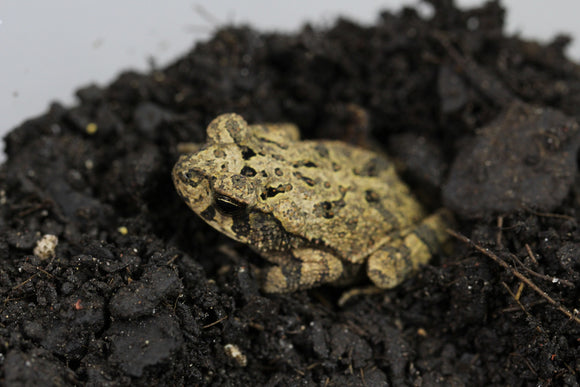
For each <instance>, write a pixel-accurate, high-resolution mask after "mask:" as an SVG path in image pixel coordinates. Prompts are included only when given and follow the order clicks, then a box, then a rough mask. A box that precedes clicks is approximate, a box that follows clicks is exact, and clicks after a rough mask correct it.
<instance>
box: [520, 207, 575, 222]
mask: <svg viewBox="0 0 580 387" xmlns="http://www.w3.org/2000/svg"><path fill="white" fill-rule="evenodd" d="M526 211H528V212H529V213H531V214H533V215H536V216H541V217H544V218H557V219H565V220H572V221H576V219H575V218H574V217H573V216H570V215H564V214H553V213H550V212H538V211H534V210H532V209H531V208H526Z"/></svg>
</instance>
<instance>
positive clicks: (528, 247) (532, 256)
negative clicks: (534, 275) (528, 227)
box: [526, 243, 538, 266]
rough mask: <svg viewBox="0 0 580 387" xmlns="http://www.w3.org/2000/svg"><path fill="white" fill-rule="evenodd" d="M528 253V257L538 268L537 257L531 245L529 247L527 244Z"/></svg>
mask: <svg viewBox="0 0 580 387" xmlns="http://www.w3.org/2000/svg"><path fill="white" fill-rule="evenodd" d="M526 251H527V252H528V256H529V257H530V259H531V260H532V262H534V266H538V260H537V259H536V255H535V254H534V252H533V251H532V248H531V247H530V245H528V244H527V243H526Z"/></svg>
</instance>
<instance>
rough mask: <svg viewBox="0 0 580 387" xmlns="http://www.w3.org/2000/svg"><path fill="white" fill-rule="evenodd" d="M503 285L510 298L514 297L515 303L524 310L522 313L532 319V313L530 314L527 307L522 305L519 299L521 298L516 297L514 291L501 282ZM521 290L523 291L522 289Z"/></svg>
mask: <svg viewBox="0 0 580 387" xmlns="http://www.w3.org/2000/svg"><path fill="white" fill-rule="evenodd" d="M521 283H522V282H520V284H521ZM501 284H502V285H503V287H504V288H505V289H506V290H507V292H508V293H509V294H510V296H512V298H513V299H514V301H515V302H516V303H517V304H518V305H519V307H520V308H521V309H522V311H523V312H524V313H525V314H526V315H527V316H528V317H532V316H531V315H530V312H528V311H527V310H526V307H525V306H524V305H523V304H522V303H521V301H520V297H519V296H516V295H515V294H514V292H512V290H511V289H510V288H509V286H507V284H506V283H505V282H503V281H501ZM520 289H521V287H520ZM518 293H519V291H518Z"/></svg>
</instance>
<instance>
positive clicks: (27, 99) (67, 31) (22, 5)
mask: <svg viewBox="0 0 580 387" xmlns="http://www.w3.org/2000/svg"><path fill="white" fill-rule="evenodd" d="M457 3H458V4H460V5H462V6H470V5H475V4H481V3H482V1H481V0H457ZM403 4H420V2H419V1H416V0H415V1H411V0H382V1H379V0H356V1H352V0H292V1H273V0H246V1H240V0H212V1H211V2H210V1H207V2H203V1H182V0H172V1H166V2H163V3H162V2H161V1H159V0H125V1H122V2H112V1H108V2H103V1H94V0H84V1H82V0H52V1H38V0H37V1H17V0H3V1H2V2H1V3H0V21H1V24H0V135H1V136H4V134H5V133H6V132H8V131H9V130H10V129H12V128H14V127H15V126H16V125H18V124H20V123H21V122H22V121H23V120H25V119H28V118H31V117H34V116H36V115H39V114H41V113H42V112H44V111H45V110H46V108H47V107H48V104H49V103H50V101H55V100H56V101H59V102H61V103H64V104H66V105H71V104H74V102H75V100H74V94H73V93H74V90H75V89H77V88H79V87H80V86H83V85H87V84H89V83H97V84H99V85H106V84H107V83H109V82H110V81H112V80H113V79H114V78H115V76H116V75H117V74H118V73H119V72H120V71H123V70H128V69H134V70H138V71H147V70H148V69H149V68H150V61H151V59H152V58H153V60H154V61H155V63H156V65H158V66H164V65H166V64H168V63H169V62H171V61H172V60H174V59H175V58H177V57H178V56H180V55H181V54H183V53H184V52H186V51H187V50H188V49H190V48H191V47H192V45H193V43H194V41H198V40H203V39H206V38H207V37H209V36H210V34H211V33H212V31H214V30H215V29H216V28H217V27H218V26H220V25H223V24H226V23H230V24H231V23H233V24H242V23H251V24H252V25H253V26H254V27H256V28H259V29H262V30H268V31H272V30H278V31H286V32H291V31H295V30H297V29H298V28H299V27H300V26H301V25H302V24H304V23H305V22H310V23H312V24H314V25H318V26H326V25H330V24H332V22H333V20H334V19H335V18H336V17H337V16H339V15H344V16H348V17H349V18H350V19H353V20H356V21H358V22H361V23H367V24H369V23H372V22H373V21H374V20H375V19H376V17H377V14H378V11H379V10H380V9H385V8H388V9H391V10H396V9H399V8H400V7H401V5H403ZM503 4H505V5H506V6H507V8H508V14H507V31H508V33H510V34H514V33H518V34H520V35H521V36H523V37H526V38H534V39H538V40H541V41H549V40H550V39H551V38H552V37H553V36H554V35H555V34H557V33H562V32H566V33H568V34H570V35H572V36H580V23H579V22H578V15H580V1H578V0H553V1H547V0H511V1H510V0H505V1H504V2H503ZM420 5H421V9H422V10H423V12H426V13H428V12H429V10H430V7H429V6H427V5H425V4H424V3H421V4H420ZM568 54H569V55H570V56H571V57H572V58H574V59H576V60H578V59H580V44H579V43H578V42H574V43H573V44H572V45H571V47H570V48H569V51H568ZM2 158H3V152H0V160H1V159H2Z"/></svg>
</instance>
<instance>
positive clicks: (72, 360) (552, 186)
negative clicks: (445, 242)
mask: <svg viewBox="0 0 580 387" xmlns="http://www.w3.org/2000/svg"><path fill="white" fill-rule="evenodd" d="M431 4H433V6H434V8H435V12H434V15H433V16H432V17H430V18H423V17H421V16H420V14H419V13H418V12H417V11H415V10H414V9H412V8H407V9H404V10H403V11H401V12H399V13H398V14H393V13H390V12H383V13H381V14H380V16H379V18H378V20H377V22H376V23H375V25H373V26H360V25H357V24H355V23H353V22H350V21H348V20H346V19H340V20H338V21H337V22H336V23H335V24H334V25H331V26H327V27H324V28H315V27H312V26H305V27H304V28H303V29H302V30H300V31H298V32H297V33H295V34H288V35H284V34H271V33H262V32H259V31H255V30H253V29H252V28H250V27H224V28H222V29H220V30H218V31H216V33H215V34H214V36H213V37H212V38H211V39H210V40H208V41H207V42H203V43H200V44H197V45H196V47H195V48H194V49H192V50H191V51H190V52H188V53H185V54H184V55H183V56H182V57H181V58H179V59H177V60H176V61H175V62H174V63H173V64H171V65H170V66H168V67H166V68H163V69H155V70H152V71H151V72H150V73H148V74H139V73H136V72H125V73H123V74H121V75H120V76H119V77H118V79H116V80H115V81H114V82H113V83H112V84H110V85H106V86H103V87H98V86H87V87H84V88H82V89H80V90H79V91H78V92H77V97H78V99H79V101H78V104H77V106H75V107H72V108H65V107H63V106H61V105H59V104H53V105H52V106H50V108H49V109H48V111H47V112H46V113H45V114H43V115H41V116H39V117H36V118H33V119H30V120H28V121H26V122H24V123H23V124H22V125H21V126H19V127H18V128H15V129H14V130H13V131H12V132H10V133H9V134H8V135H7V136H6V138H5V143H6V151H7V155H8V159H7V161H6V163H5V164H4V165H2V166H1V167H0V293H1V296H2V303H0V384H3V385H4V384H5V385H16V386H17V385H23V386H24V385H40V384H43V383H45V382H47V381H50V383H53V384H54V385H60V386H66V385H99V386H101V385H109V386H129V385H215V386H221V385H227V386H247V385H265V386H286V385H328V386H332V385H337V386H338V385H360V386H371V385H373V386H374V385H392V386H404V385H421V386H435V385H457V386H472V385H513V386H528V385H539V384H542V385H547V386H548V385H570V386H575V385H578V381H577V380H576V379H577V375H578V374H579V373H580V361H579V360H578V359H580V342H579V341H578V337H579V336H580V324H579V323H578V322H577V321H578V320H577V316H575V315H574V313H575V312H574V311H575V310H576V309H577V308H578V299H579V298H578V290H577V289H578V288H579V287H578V284H579V282H578V281H579V278H580V271H579V270H580V264H579V262H578V255H579V251H580V247H579V246H580V229H579V228H578V213H579V209H580V199H579V195H578V193H579V192H580V188H579V187H580V178H579V176H578V171H577V158H576V152H577V147H578V133H577V132H578V127H577V125H576V120H577V119H578V117H580V111H579V110H578V106H580V68H579V67H578V65H577V64H575V63H573V62H570V61H569V60H567V59H566V57H565V55H564V49H565V46H566V43H567V41H568V40H566V38H564V37H556V38H555V39H554V41H553V42H551V43H548V44H539V43H536V42H529V41H526V40H523V39H521V38H519V37H512V36H506V35H505V34H504V33H503V22H504V18H505V14H504V10H503V8H502V7H501V6H500V5H499V3H498V2H495V1H491V2H487V3H486V4H484V5H483V6H481V7H479V8H474V9H469V10H460V9H457V8H456V7H455V6H454V5H453V2H451V1H432V2H431ZM474 21H477V28H473V25H474V23H473V22H474ZM470 26H471V27H470ZM67 65H70V64H67ZM230 111H235V112H237V113H239V114H241V115H243V116H244V117H246V118H247V119H248V121H250V122H260V121H261V122H265V121H269V122H283V121H290V122H294V123H296V124H297V125H298V126H299V127H300V128H301V130H302V134H303V136H304V137H305V138H320V137H323V136H324V137H332V138H337V139H342V140H346V141H351V142H355V143H362V144H365V145H367V146H372V147H373V148H378V149H383V150H388V151H389V153H391V155H392V156H393V157H394V158H395V159H396V161H397V165H398V166H400V167H401V171H402V172H403V173H402V175H403V176H404V177H405V179H407V180H408V182H409V183H410V185H411V187H412V189H413V190H414V191H415V192H416V193H417V195H418V196H419V197H420V198H422V199H423V200H424V202H425V204H426V205H427V206H428V207H431V208H433V209H435V208H438V207H440V206H442V200H441V199H440V198H441V195H440V191H441V189H442V188H443V193H444V195H443V197H444V199H445V203H447V204H448V205H449V206H450V207H451V208H452V209H454V210H455V211H456V215H457V221H458V222H457V227H456V230H457V231H459V232H461V233H462V234H463V235H466V236H467V237H469V238H470V239H471V241H472V242H473V243H475V244H477V246H480V247H481V250H479V251H476V250H475V249H474V248H473V247H471V246H469V245H467V244H464V243H460V242H457V243H455V244H454V245H453V246H451V249H450V251H449V252H448V253H446V254H441V255H439V256H437V257H435V259H433V260H432V261H431V262H430V264H429V265H427V266H426V267H425V268H423V269H422V270H421V271H420V272H419V273H418V275H417V276H415V277H413V278H411V279H409V280H407V281H405V282H404V283H403V284H402V285H401V286H399V287H397V288H396V289H393V290H389V291H383V292H378V293H377V292H375V293H372V292H370V293H369V292H361V294H360V295H358V296H355V297H350V298H349V299H348V301H347V302H346V304H345V305H343V306H340V307H339V306H338V304H337V302H338V300H339V299H340V298H341V295H342V293H343V291H344V290H345V288H340V287H337V288H333V287H322V288H318V289H313V290H311V291H308V292H297V293H293V294H287V295H265V294H263V293H261V291H260V290H259V286H258V283H259V270H258V269H259V267H260V266H261V265H262V264H263V261H262V260H261V259H260V258H259V257H258V256H257V255H256V254H255V253H254V252H253V251H251V250H250V249H249V248H247V247H245V246H242V245H240V244H238V243H236V242H234V241H232V240H229V239H228V238H226V237H225V236H222V235H220V234H219V233H218V232H216V231H215V230H213V229H211V228H209V227H208V226H206V225H205V223H204V222H203V221H202V220H200V219H197V218H196V217H195V216H194V214H193V213H192V212H191V211H189V210H188V209H187V208H186V207H185V205H184V203H183V202H182V201H181V200H180V199H179V197H178V196H177V194H176V193H175V191H174V189H173V186H172V183H171V180H170V171H171V168H172V166H173V164H174V163H175V161H176V159H177V157H178V150H177V148H178V144H180V143H184V142H191V141H197V142H199V141H202V140H203V139H204V133H205V127H206V126H207V124H208V123H209V122H210V121H211V120H212V119H213V118H215V117H216V116H217V115H218V114H220V113H224V112H230ZM449 166H451V167H449ZM47 234H50V235H54V236H56V237H57V238H58V245H57V246H55V248H54V251H53V253H54V256H52V252H51V256H52V257H44V258H45V259H41V257H38V256H36V255H34V251H33V250H34V247H35V246H36V243H37V241H38V240H39V239H40V238H41V237H42V236H43V235H47ZM480 251H483V252H487V253H493V254H495V256H496V257H498V258H499V259H501V260H503V262H504V263H506V265H507V268H506V266H503V267H502V266H500V265H499V264H498V263H496V262H495V261H492V260H491V259H490V258H489V257H488V256H485V254H482V253H481V252H480ZM508 268H509V270H508ZM514 270H515V271H516V272H517V273H519V274H520V275H522V276H524V277H525V278H526V279H527V280H528V282H525V283H524V282H523V281H522V280H521V277H520V278H518V277H515V276H514V274H513V273H514ZM529 281H531V282H529ZM530 283H531V284H533V285H534V286H535V287H536V289H534V288H533V287H532V286H531V285H530ZM360 285H361V286H364V285H366V284H364V283H362V284H360ZM545 296H548V297H549V299H548V298H546V297H545ZM549 300H552V301H549ZM565 311H571V312H570V316H567V315H566V314H565V313H564V312H565ZM575 318H576V319H575Z"/></svg>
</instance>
